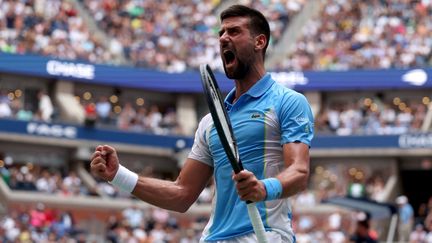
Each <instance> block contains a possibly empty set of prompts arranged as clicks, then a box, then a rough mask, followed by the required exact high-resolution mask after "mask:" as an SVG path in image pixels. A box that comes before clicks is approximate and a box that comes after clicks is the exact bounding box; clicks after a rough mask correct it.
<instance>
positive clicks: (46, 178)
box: [0, 157, 92, 196]
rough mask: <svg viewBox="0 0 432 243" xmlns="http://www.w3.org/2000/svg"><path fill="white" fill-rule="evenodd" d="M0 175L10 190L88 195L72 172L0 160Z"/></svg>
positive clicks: (88, 192)
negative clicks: (0, 161) (0, 162)
mask: <svg viewBox="0 0 432 243" xmlns="http://www.w3.org/2000/svg"><path fill="white" fill-rule="evenodd" d="M2 163H4V164H2V166H1V167H0V175H1V177H2V179H3V180H4V181H5V182H6V184H7V185H8V186H9V187H10V189H12V190H22V191H34V192H40V193H46V194H57V195H62V196H76V195H90V194H91V193H92V192H91V191H90V190H89V189H88V188H87V187H86V186H85V185H84V184H83V182H82V180H81V179H80V177H79V176H78V175H77V173H76V172H75V171H74V170H65V171H61V170H60V169H59V168H55V167H47V166H39V165H36V164H33V163H28V164H17V163H14V162H13V161H12V158H10V157H6V158H5V159H4V161H3V160H2Z"/></svg>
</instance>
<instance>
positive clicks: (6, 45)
mask: <svg viewBox="0 0 432 243" xmlns="http://www.w3.org/2000/svg"><path fill="white" fill-rule="evenodd" d="M0 51H1V52H7V53H16V54H37V55H43V56H51V57H56V58H60V59H67V60H86V61H90V62H94V63H111V62H112V61H113V60H115V55H116V53H114V52H112V51H111V50H109V49H107V48H105V47H104V45H103V43H102V41H101V40H100V39H98V38H96V37H95V36H94V35H93V33H92V32H91V31H90V30H89V28H88V24H87V23H86V22H85V21H84V19H83V18H82V17H80V16H79V15H78V14H77V10H76V9H75V8H74V7H73V5H72V3H71V2H68V1H60V0H50V1H45V0H20V1H15V0H4V1H0Z"/></svg>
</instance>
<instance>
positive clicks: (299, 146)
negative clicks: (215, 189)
mask: <svg viewBox="0 0 432 243" xmlns="http://www.w3.org/2000/svg"><path fill="white" fill-rule="evenodd" d="M285 98H286V99H284V100H283V102H281V103H282V104H283V105H281V107H280V109H279V111H280V112H279V113H278V114H279V120H280V121H281V144H282V146H283V163H284V169H283V170H282V171H281V172H280V173H279V174H278V175H276V176H275V177H272V178H265V179H263V180H258V179H257V178H256V177H255V176H254V174H253V173H252V172H250V171H241V172H240V173H238V174H236V175H233V180H234V181H236V187H237V192H238V194H239V196H240V199H242V200H250V201H254V202H257V201H262V200H274V199H279V198H285V197H289V196H292V195H294V194H296V193H298V192H300V191H302V190H304V189H306V187H307V182H308V177H309V160H310V159H309V147H310V143H311V140H312V137H313V115H312V110H311V108H310V105H309V103H308V101H307V99H306V98H305V97H304V96H303V95H301V94H298V93H295V94H294V95H292V96H286V97H285Z"/></svg>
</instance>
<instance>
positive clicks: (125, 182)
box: [110, 165, 138, 193]
mask: <svg viewBox="0 0 432 243" xmlns="http://www.w3.org/2000/svg"><path fill="white" fill-rule="evenodd" d="M137 182H138V175H137V174H136V173H135V172H132V171H130V170H128V169H127V168H126V167H124V166H123V165H119V169H118V170H117V173H116V175H115V176H114V179H113V180H112V181H110V183H111V184H112V185H114V186H116V187H118V188H120V189H121V190H122V191H125V192H129V193H131V192H132V191H133V189H134V188H135V186H136V184H137Z"/></svg>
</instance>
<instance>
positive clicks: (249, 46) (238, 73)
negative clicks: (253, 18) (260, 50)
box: [219, 17, 257, 79]
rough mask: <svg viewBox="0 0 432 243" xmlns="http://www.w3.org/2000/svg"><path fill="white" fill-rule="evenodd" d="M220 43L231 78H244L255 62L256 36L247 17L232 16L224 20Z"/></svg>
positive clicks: (225, 66)
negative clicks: (251, 30)
mask: <svg viewBox="0 0 432 243" xmlns="http://www.w3.org/2000/svg"><path fill="white" fill-rule="evenodd" d="M219 45H220V53H221V58H222V63H223V67H224V70H225V74H226V76H227V77H228V78H230V79H243V78H244V77H245V76H246V74H247V73H248V72H249V69H250V67H251V65H252V64H253V62H254V59H255V55H257V53H255V52H254V38H253V37H252V36H251V33H250V30H249V19H248V18H247V17H230V18H226V19H224V20H223V21H222V26H221V30H220V31H219Z"/></svg>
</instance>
